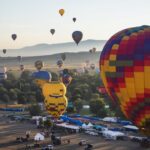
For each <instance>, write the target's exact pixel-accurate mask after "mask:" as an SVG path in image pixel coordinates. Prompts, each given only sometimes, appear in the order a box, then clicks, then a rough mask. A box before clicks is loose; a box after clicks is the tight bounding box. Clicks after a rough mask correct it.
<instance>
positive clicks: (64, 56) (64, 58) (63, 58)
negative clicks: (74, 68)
mask: <svg viewBox="0 0 150 150" xmlns="http://www.w3.org/2000/svg"><path fill="white" fill-rule="evenodd" d="M61 59H62V60H63V61H65V60H66V54H65V53H63V54H61Z"/></svg>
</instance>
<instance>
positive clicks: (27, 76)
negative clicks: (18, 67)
mask: <svg viewBox="0 0 150 150" xmlns="http://www.w3.org/2000/svg"><path fill="white" fill-rule="evenodd" d="M31 74H32V73H31V72H30V71H28V70H26V71H23V72H22V74H21V76H20V78H21V79H24V80H30V79H31Z"/></svg>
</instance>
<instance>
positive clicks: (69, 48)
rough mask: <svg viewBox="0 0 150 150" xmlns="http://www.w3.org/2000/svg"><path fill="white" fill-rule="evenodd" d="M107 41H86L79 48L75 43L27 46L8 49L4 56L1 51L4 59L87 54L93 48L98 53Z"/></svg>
mask: <svg viewBox="0 0 150 150" xmlns="http://www.w3.org/2000/svg"><path fill="white" fill-rule="evenodd" d="M105 43H106V41H105V40H86V41H82V42H80V43H79V45H78V46H77V45H76V44H75V43H74V42H68V43H58V44H43V43H42V44H37V45H33V46H27V47H24V48H21V49H8V50H7V53H6V54H5V55H4V54H3V53H2V50H1V56H2V57H4V56H5V57H16V56H18V55H20V56H22V57H26V56H43V55H52V54H57V53H63V52H87V51H89V49H92V48H93V47H95V48H97V51H101V50H102V48H103V46H104V44H105Z"/></svg>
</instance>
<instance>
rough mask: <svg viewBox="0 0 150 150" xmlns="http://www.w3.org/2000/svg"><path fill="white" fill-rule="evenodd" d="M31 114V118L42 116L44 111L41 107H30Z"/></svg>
mask: <svg viewBox="0 0 150 150" xmlns="http://www.w3.org/2000/svg"><path fill="white" fill-rule="evenodd" d="M29 113H30V115H31V116H38V115H41V113H42V111H41V108H40V106H39V105H37V104H36V105H31V106H30V107H29Z"/></svg>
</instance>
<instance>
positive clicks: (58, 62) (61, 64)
mask: <svg viewBox="0 0 150 150" xmlns="http://www.w3.org/2000/svg"><path fill="white" fill-rule="evenodd" d="M57 66H58V67H59V68H61V67H62V66H63V61H62V60H58V61H57Z"/></svg>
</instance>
